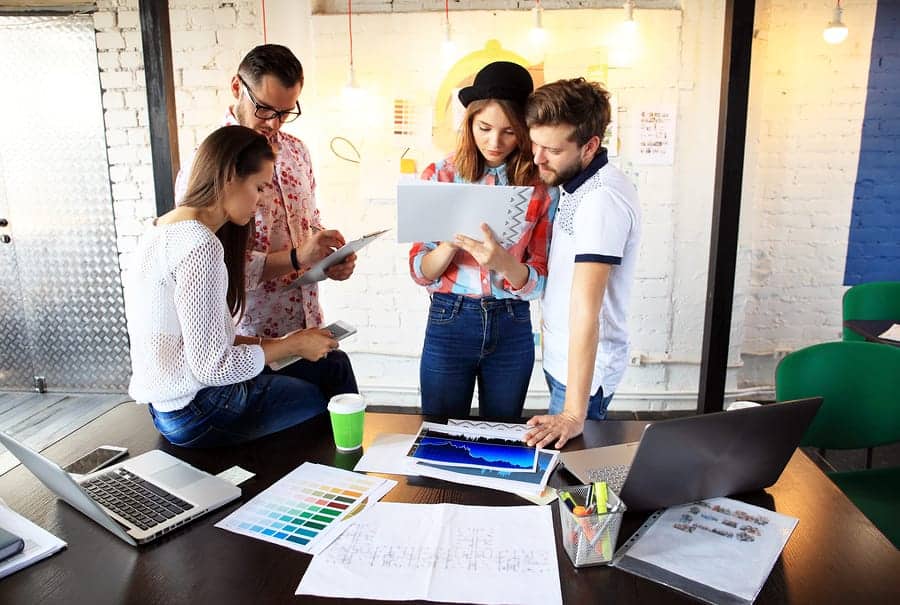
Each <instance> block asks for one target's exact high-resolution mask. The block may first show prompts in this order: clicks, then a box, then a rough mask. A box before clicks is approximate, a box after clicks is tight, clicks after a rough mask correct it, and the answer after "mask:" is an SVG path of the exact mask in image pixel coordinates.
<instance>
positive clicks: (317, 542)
mask: <svg viewBox="0 0 900 605" xmlns="http://www.w3.org/2000/svg"><path fill="white" fill-rule="evenodd" d="M396 484H397V482H396V481H392V480H390V479H381V478H379V477H369V476H366V475H361V474H359V473H353V472H350V471H345V470H341V469H336V468H332V467H330V466H324V465H321V464H313V463H311V462H304V463H303V464H301V465H300V466H299V467H297V468H296V469H294V470H293V471H291V472H290V473H288V474H287V475H285V476H284V477H283V478H281V479H280V480H279V481H278V482H276V483H275V484H274V485H272V487H270V488H268V489H267V490H265V491H264V492H262V493H260V494H259V495H257V496H256V497H254V498H253V499H252V500H250V501H249V502H247V503H246V504H245V505H244V506H242V507H241V508H239V509H238V510H236V511H234V512H233V513H231V514H230V515H228V516H227V517H225V518H224V519H222V520H221V521H219V522H218V523H216V527H221V528H222V529H227V530H229V531H232V532H235V533H238V534H243V535H245V536H250V537H251V538H258V539H260V540H265V541H267V542H272V543H274V544H279V545H281V546H287V547H288V548H292V549H294V550H299V551H300V552H305V553H315V552H317V551H318V550H321V549H322V548H324V547H325V546H327V545H328V544H329V543H330V542H331V541H332V540H334V538H336V537H337V536H338V535H340V533H341V531H343V529H344V527H342V526H345V525H346V524H344V523H341V521H342V520H343V519H345V518H347V517H349V516H351V515H353V514H355V513H356V512H357V510H359V509H360V508H361V507H362V506H364V505H365V504H366V502H375V501H377V500H378V499H380V498H381V497H382V496H384V494H386V493H387V492H388V491H390V490H391V488H393V487H394V486H395V485H396Z"/></svg>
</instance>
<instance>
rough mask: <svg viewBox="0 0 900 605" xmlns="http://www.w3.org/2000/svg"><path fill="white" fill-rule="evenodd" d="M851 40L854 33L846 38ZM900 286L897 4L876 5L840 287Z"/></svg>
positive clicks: (899, 16)
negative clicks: (880, 283) (872, 283)
mask: <svg viewBox="0 0 900 605" xmlns="http://www.w3.org/2000/svg"><path fill="white" fill-rule="evenodd" d="M850 35H851V36H852V35H853V32H852V31H851V32H850ZM886 280H890V281H900V2H898V1H897V0H879V2H878V8H877V12H876V16H875V33H874V39H873V40H872V61H871V63H870V66H869V90H868V93H867V96H866V113H865V117H864V119H863V128H862V141H861V142H860V150H859V167H858V170H857V175H856V190H855V191H854V193H853V212H852V215H851V218H850V237H849V241H848V242H847V264H846V267H845V270H844V284H845V285H848V286H851V285H855V284H860V283H865V282H870V281H886Z"/></svg>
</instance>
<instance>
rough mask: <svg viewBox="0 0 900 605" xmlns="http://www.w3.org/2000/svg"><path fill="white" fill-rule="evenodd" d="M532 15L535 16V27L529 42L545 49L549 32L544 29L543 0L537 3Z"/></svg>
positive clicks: (538, 0)
mask: <svg viewBox="0 0 900 605" xmlns="http://www.w3.org/2000/svg"><path fill="white" fill-rule="evenodd" d="M531 14H532V15H533V16H534V27H532V28H531V32H529V34H528V40H529V41H530V42H531V43H532V44H533V45H535V46H538V47H543V45H544V43H545V42H546V41H547V30H546V29H544V7H543V6H541V0H536V1H535V3H534V8H533V9H531Z"/></svg>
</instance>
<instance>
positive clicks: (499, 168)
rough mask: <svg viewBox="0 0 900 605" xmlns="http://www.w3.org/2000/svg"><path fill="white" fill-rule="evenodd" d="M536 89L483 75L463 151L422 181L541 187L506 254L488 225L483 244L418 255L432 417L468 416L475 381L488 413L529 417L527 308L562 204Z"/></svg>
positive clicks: (522, 75)
mask: <svg viewBox="0 0 900 605" xmlns="http://www.w3.org/2000/svg"><path fill="white" fill-rule="evenodd" d="M533 89H534V83H533V81H532V79H531V75H530V74H529V73H528V70H526V69H525V68H524V67H522V66H520V65H518V64H516V63H510V62H507V61H497V62H494V63H491V64H489V65H487V66H485V67H484V68H483V69H481V71H479V72H478V74H477V75H476V76H475V81H474V83H473V85H472V86H468V87H466V88H463V89H462V90H460V92H459V100H460V101H461V102H462V104H463V105H464V106H465V107H466V114H465V119H464V120H463V124H462V127H461V130H460V134H459V142H458V144H457V149H456V152H455V153H454V154H452V155H451V156H449V157H448V158H446V159H444V160H442V161H440V162H437V163H435V164H432V165H430V166H429V167H428V168H426V169H425V171H424V173H423V174H422V178H423V179H426V180H433V181H442V182H450V183H478V184H484V185H525V186H533V187H534V191H533V194H532V197H531V200H530V202H529V205H528V209H527V212H526V216H525V221H524V223H525V224H524V228H523V230H522V232H521V235H520V236H519V238H518V240H516V241H514V242H511V243H507V245H505V246H504V245H503V244H501V243H500V242H498V241H497V238H496V236H495V234H493V233H492V232H491V230H490V228H489V227H488V226H487V225H482V232H483V236H484V239H483V240H477V239H474V238H470V237H466V236H461V235H457V237H456V239H455V240H454V241H452V242H417V243H416V244H414V245H413V246H412V248H411V249H410V252H409V268H410V274H411V275H412V277H413V279H414V280H415V281H416V283H418V284H420V285H422V286H425V287H426V288H427V290H428V293H429V294H430V295H431V307H430V310H429V317H428V326H427V328H426V331H425V343H424V346H423V349H422V362H421V365H420V368H419V378H420V384H421V391H422V412H423V413H425V414H432V415H440V416H451V417H460V416H466V415H468V414H469V413H470V408H471V405H472V395H473V392H474V388H475V383H476V382H477V383H478V409H479V412H480V414H481V415H483V416H490V417H494V418H515V417H519V416H520V415H521V413H522V407H523V406H524V403H525V395H526V393H527V390H528V382H529V380H530V378H531V372H532V369H533V366H534V340H533V337H532V330H531V313H530V310H529V304H528V301H529V300H532V299H535V298H538V297H539V296H540V295H541V292H542V291H543V289H544V284H545V282H546V277H547V254H548V249H549V233H550V232H549V225H550V212H551V208H552V206H553V204H554V200H553V199H552V198H551V196H550V194H549V193H548V190H547V188H546V186H544V184H543V183H542V182H541V181H540V179H539V178H538V175H537V171H536V167H535V165H534V162H533V157H532V155H531V141H530V140H529V138H528V128H527V126H526V125H525V102H526V100H527V99H528V95H529V94H531V92H532V90H533Z"/></svg>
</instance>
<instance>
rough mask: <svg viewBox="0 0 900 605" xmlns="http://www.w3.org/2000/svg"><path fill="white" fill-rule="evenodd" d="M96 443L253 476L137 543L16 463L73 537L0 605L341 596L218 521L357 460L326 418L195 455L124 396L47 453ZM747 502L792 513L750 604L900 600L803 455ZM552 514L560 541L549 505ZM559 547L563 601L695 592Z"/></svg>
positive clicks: (47, 521)
mask: <svg viewBox="0 0 900 605" xmlns="http://www.w3.org/2000/svg"><path fill="white" fill-rule="evenodd" d="M421 420H422V418H421V417H420V416H417V415H406V414H377V413H369V414H367V416H366V430H365V439H364V443H365V444H368V443H371V441H372V439H373V438H374V437H375V435H377V434H379V433H384V432H390V433H409V434H412V433H414V432H415V431H416V429H417V428H418V427H419V424H420V422H421ZM644 424H645V423H644V422H638V421H605V422H590V423H589V425H588V427H587V428H586V431H585V435H584V436H583V437H581V438H578V439H576V440H575V441H574V442H573V443H572V444H571V446H567V449H568V447H571V448H572V449H578V448H582V447H586V446H594V445H605V444H611V443H619V442H622V441H628V440H633V439H636V438H637V437H638V436H639V435H640V432H641V430H642V428H643V426H644ZM102 443H109V444H117V445H124V446H127V447H128V448H129V450H130V452H131V454H132V455H135V454H138V453H141V452H144V451H147V450H149V449H153V448H159V449H163V450H166V451H168V452H170V453H173V454H175V455H177V456H179V457H181V458H183V459H185V460H187V461H188V462H190V463H191V464H194V465H196V466H197V467H199V468H202V469H204V470H206V471H208V472H210V473H218V472H220V471H222V470H224V469H226V468H229V467H231V466H232V465H235V464H239V465H240V466H242V467H244V468H246V469H248V470H250V471H253V472H255V473H257V475H256V477H254V478H253V479H251V480H249V481H248V482H246V483H244V484H243V485H242V486H241V487H242V489H243V496H242V498H241V499H240V500H239V501H237V502H235V503H232V504H230V505H228V506H226V507H224V508H223V509H220V510H218V511H216V512H214V513H212V514H210V515H208V516H206V517H203V518H201V519H199V520H197V521H194V522H193V523H191V524H189V525H188V526H186V527H184V528H182V529H179V530H177V531H175V532H173V533H172V534H169V535H168V536H166V537H164V538H163V539H161V540H160V541H158V542H155V543H152V544H150V545H148V546H145V547H141V548H132V547H130V546H128V545H127V544H125V543H124V542H122V541H121V540H119V539H118V538H116V537H115V536H113V535H112V534H110V533H108V532H107V531H106V530H104V529H103V528H101V527H100V526H99V525H97V524H96V523H94V522H92V521H90V520H89V519H87V518H86V517H84V516H83V515H82V514H81V513H79V512H78V511H76V510H74V509H72V508H71V507H69V506H68V505H67V504H65V503H63V502H60V501H58V500H57V499H56V497H55V496H54V495H53V494H52V493H51V492H50V491H49V490H47V489H46V488H45V487H44V486H43V485H42V484H40V483H39V482H38V481H37V479H35V478H34V477H33V476H32V475H31V474H30V473H29V472H28V471H27V470H26V469H24V467H22V466H19V467H17V468H15V469H13V470H11V471H9V472H8V473H6V474H5V475H3V476H2V477H0V495H2V497H3V498H4V499H5V500H6V502H7V503H8V504H9V505H10V506H11V507H12V508H13V509H15V510H17V511H18V512H20V513H21V514H23V515H24V516H26V517H28V518H29V519H31V520H32V521H34V522H36V523H38V524H39V525H41V526H42V527H44V528H46V529H48V530H49V531H50V532H52V533H54V534H55V535H57V536H59V537H60V538H62V539H63V540H65V541H66V542H68V547H67V548H66V549H65V550H63V551H62V552H60V553H58V554H56V555H54V556H53V557H51V558H49V559H46V560H44V561H41V562H39V563H37V564H35V565H33V566H32V567H29V568H27V569H24V570H22V571H20V572H18V573H16V574H14V575H12V576H9V577H7V578H6V579H3V580H0V603H78V604H82V603H85V604H86V603H91V604H97V603H154V604H162V603H197V604H206V603H215V604H223V603H258V602H264V603H282V602H284V603H298V602H303V603H307V602H310V603H318V602H322V603H324V602H330V603H349V601H338V600H334V599H324V598H313V597H302V598H301V597H296V596H294V590H295V589H296V588H297V584H298V583H299V581H300V578H301V577H302V576H303V572H304V571H305V569H306V567H307V565H308V564H309V562H310V560H311V558H310V557H309V556H308V555H305V554H302V553H298V552H294V551H291V550H288V549H286V548H282V547H279V546H275V545H273V544H269V543H266V542H263V541H260V540H253V539H250V538H246V537H243V536H239V535H236V534H233V533H230V532H227V531H224V530H221V529H217V528H215V527H213V525H214V523H216V522H217V521H218V520H219V519H221V518H223V517H224V516H225V515H227V514H229V513H230V512H232V511H233V510H235V509H236V508H237V507H238V506H240V505H241V503H243V502H246V501H247V500H248V499H250V498H251V497H253V496H254V495H256V494H257V493H259V492H260V491H262V490H264V489H265V488H266V487H268V486H269V485H271V484H272V483H274V482H275V481H276V480H278V479H279V478H280V477H282V476H283V475H285V474H286V473H288V472H289V471H290V470H292V469H293V468H295V467H296V466H298V465H299V464H300V463H302V462H303V461H306V460H309V461H312V462H318V463H323V464H330V465H334V466H338V467H341V468H346V469H351V468H352V467H353V465H354V464H355V463H356V461H357V460H358V458H359V456H360V454H359V453H356V454H349V455H348V454H340V453H337V452H336V451H335V449H334V446H333V442H332V439H331V434H330V428H329V426H328V422H327V419H326V418H325V417H320V418H318V419H315V420H313V421H311V422H308V423H306V424H305V425H301V426H298V427H295V428H293V429H289V430H286V431H283V432H281V433H279V434H277V435H274V436H271V437H269V438H266V439H262V440H260V441H258V442H256V443H253V444H250V445H247V446H243V447H234V448H225V449H218V450H207V451H203V450H199V451H198V450H184V449H180V448H176V447H173V446H171V445H169V444H168V443H167V442H165V441H164V440H163V439H162V438H161V437H159V435H158V434H157V433H156V431H155V430H154V429H153V426H152V424H151V422H150V418H149V415H148V414H147V411H146V409H145V408H144V407H142V406H138V405H135V404H128V403H126V404H123V405H121V406H119V407H117V408H115V409H113V410H111V411H110V412H108V413H107V414H104V415H103V416H101V417H100V418H98V419H97V420H95V421H94V422H92V423H90V424H89V425H87V426H85V427H84V428H82V429H80V430H78V431H76V432H75V433H73V434H72V435H70V436H68V437H66V438H65V439H63V440H62V441H60V442H58V443H56V444H55V445H53V446H51V447H50V448H48V449H47V450H46V451H45V452H44V454H45V455H46V456H47V457H49V458H50V459H53V460H56V461H60V462H65V461H68V460H72V459H74V458H76V457H78V456H79V455H81V454H83V453H85V452H87V451H89V450H90V449H92V448H93V447H95V446H97V445H99V444H102ZM393 478H395V479H398V481H399V484H398V485H397V487H395V488H394V489H393V490H392V491H391V492H390V493H389V494H388V495H387V496H386V497H385V500H386V501H392V502H418V503H438V502H452V503H459V504H472V505H495V506H508V505H523V504H526V502H525V501H524V500H521V499H520V498H518V497H516V496H513V495H511V494H506V493H503V492H496V491H492V490H487V489H482V488H477V487H471V486H465V485H458V484H454V483H446V482H443V481H438V480H432V479H426V478H419V477H393ZM566 478H567V475H566V474H565V473H563V472H557V473H556V474H555V475H554V476H553V478H552V480H551V481H552V482H553V483H555V484H557V485H563V484H565V483H567V481H566ZM742 499H745V500H746V501H748V502H751V503H755V504H765V503H766V502H768V503H769V505H770V508H774V510H777V511H778V512H781V513H785V514H788V515H793V516H795V517H798V518H799V519H800V524H799V525H798V526H797V529H796V530H795V531H794V534H793V535H792V536H791V539H790V540H789V541H788V543H787V547H786V548H785V550H784V552H783V554H782V557H781V559H780V560H779V561H778V562H777V563H776V565H775V568H774V570H773V571H772V574H771V576H770V577H769V580H768V581H767V582H766V585H765V587H764V588H763V590H762V592H761V593H760V596H759V599H758V600H757V603H759V604H766V603H796V604H804V605H806V604H823V603H841V604H846V603H867V604H871V603H900V553H898V551H897V550H896V549H895V548H894V547H893V546H892V545H891V544H890V542H888V540H887V539H886V538H884V536H882V535H881V533H879V532H878V530H877V529H875V527H874V526H872V524H871V523H870V522H869V521H868V520H867V519H866V518H865V517H864V516H863V515H862V514H861V513H860V512H859V511H858V510H857V509H856V508H855V507H854V506H853V505H852V504H851V503H850V502H849V501H848V500H847V498H845V497H844V495H843V494H842V493H841V492H840V491H839V490H838V489H837V488H836V487H835V486H834V485H833V484H832V483H831V482H830V481H829V480H828V479H827V478H826V477H825V476H824V475H823V474H822V473H821V471H819V469H818V468H817V467H816V466H815V465H814V464H813V463H812V462H811V461H810V460H809V459H808V458H807V457H806V456H805V455H804V454H803V453H801V452H799V451H798V452H797V453H795V454H794V456H793V458H792V459H791V461H790V463H789V464H788V467H787V469H786V470H785V472H784V474H783V475H782V477H781V479H780V480H779V481H778V483H777V484H776V485H775V486H773V487H772V488H770V489H769V490H768V491H767V492H766V493H763V492H760V493H758V494H756V495H754V496H752V497H748V498H742ZM552 506H553V507H554V509H555V508H556V504H553V505H552ZM643 519H644V515H640V514H627V515H626V517H625V521H624V523H623V527H622V531H621V533H620V536H619V541H620V543H621V542H622V541H623V540H624V539H626V538H627V537H628V536H629V535H630V534H631V532H632V531H634V529H636V528H637V527H638V525H639V524H640V523H641V522H642V521H643ZM554 522H555V524H556V535H557V537H558V536H559V516H558V511H556V510H554ZM557 551H558V557H559V570H560V579H561V583H562V590H563V599H564V602H565V603H567V604H581V603H590V604H592V605H595V604H597V603H602V602H606V601H609V602H616V603H653V604H656V603H694V602H695V601H693V600H692V599H690V598H689V597H686V596H683V595H681V594H679V593H676V592H674V591H672V590H669V589H667V588H664V587H662V586H660V585H657V584H655V583H652V582H648V581H646V580H643V579H640V578H637V577H635V576H632V575H630V574H628V573H625V572H623V571H620V570H617V569H613V568H608V567H593V568H584V569H579V570H576V569H575V568H574V567H573V566H572V565H571V564H570V562H569V559H568V558H567V557H566V554H565V552H563V550H562V547H561V545H560V544H559V542H557ZM373 603H374V602H373Z"/></svg>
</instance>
